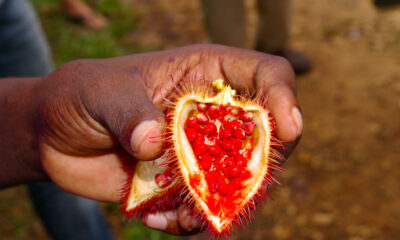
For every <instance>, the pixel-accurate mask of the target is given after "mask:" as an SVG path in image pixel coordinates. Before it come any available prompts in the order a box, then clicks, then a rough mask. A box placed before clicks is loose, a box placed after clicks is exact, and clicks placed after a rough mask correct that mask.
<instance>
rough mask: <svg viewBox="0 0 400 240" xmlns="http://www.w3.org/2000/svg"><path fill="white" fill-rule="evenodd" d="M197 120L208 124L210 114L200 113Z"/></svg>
mask: <svg viewBox="0 0 400 240" xmlns="http://www.w3.org/2000/svg"><path fill="white" fill-rule="evenodd" d="M196 117H197V120H198V121H199V123H200V124H207V123H208V121H209V120H208V116H207V114H205V113H203V112H201V113H199V114H197V116H196Z"/></svg>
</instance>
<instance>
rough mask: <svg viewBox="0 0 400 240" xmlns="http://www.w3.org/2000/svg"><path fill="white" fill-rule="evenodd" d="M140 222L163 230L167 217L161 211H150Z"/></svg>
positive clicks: (166, 224) (165, 226)
mask: <svg viewBox="0 0 400 240" xmlns="http://www.w3.org/2000/svg"><path fill="white" fill-rule="evenodd" d="M142 222H143V223H144V224H145V225H146V226H147V227H149V228H152V229H156V230H160V231H165V230H166V229H167V226H168V219H167V217H166V216H165V215H164V214H162V213H151V214H148V215H147V216H146V217H144V218H143V219H142Z"/></svg>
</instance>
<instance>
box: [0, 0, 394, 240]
mask: <svg viewBox="0 0 400 240" xmlns="http://www.w3.org/2000/svg"><path fill="white" fill-rule="evenodd" d="M85 2H86V3H88V4H89V6H91V7H92V9H93V10H94V11H95V12H96V13H97V14H99V15H102V16H103V17H104V19H105V20H106V23H105V24H104V26H103V25H101V26H100V27H98V26H96V27H94V28H93V26H92V27H91V26H89V25H87V24H82V23H79V22H76V21H71V19H70V18H67V17H66V16H65V14H64V13H63V11H62V5H61V3H60V1H55V0H34V1H32V3H33V4H34V7H35V8H36V10H37V12H38V13H39V15H40V18H41V21H42V24H43V26H44V29H45V31H46V34H47V37H48V40H49V43H50V45H51V48H52V54H53V57H54V60H55V63H56V65H57V66H60V65H61V64H63V63H65V62H68V61H71V60H74V59H78V58H105V57H114V56H120V55H126V54H131V53H139V52H148V51H155V50H162V49H168V48H173V47H179V46H183V45H188V44H193V43H202V42H207V41H208V35H207V33H206V30H205V27H204V23H203V22H204V21H203V14H202V8H201V2H200V1H199V0H192V1H186V0H87V1H85ZM245 3H246V9H247V11H248V13H249V14H248V32H249V36H250V35H252V33H254V32H255V28H256V27H255V26H256V21H257V20H256V19H257V18H256V15H257V12H256V11H255V3H254V1H252V0H246V2H245ZM293 3H294V5H293V7H294V9H293V15H292V25H291V28H290V32H291V38H290V45H291V46H293V47H294V48H296V49H298V50H301V51H302V52H304V53H306V54H307V55H308V56H309V58H310V60H311V61H312V63H313V68H312V70H311V71H310V72H309V73H307V74H305V75H301V76H299V77H297V81H298V98H299V101H300V105H301V107H302V111H303V117H304V132H303V136H302V139H301V141H300V144H299V145H298V147H297V149H296V150H295V152H294V153H293V154H292V156H291V157H290V158H289V160H288V162H286V164H285V165H284V168H285V169H286V172H284V173H282V174H281V175H282V178H281V182H282V186H280V187H279V188H278V189H277V190H276V191H274V192H273V193H272V196H273V197H274V200H271V201H268V202H267V203H265V204H264V205H263V206H261V207H259V208H258V211H257V214H255V218H254V219H253V221H252V222H251V223H250V224H249V225H248V227H245V228H244V229H243V230H241V231H240V232H238V233H236V234H234V235H233V236H232V239H315V240H325V239H335V240H336V239H349V240H363V239H390V240H392V239H400V7H399V5H398V6H397V7H396V6H395V7H391V8H377V6H376V5H374V3H373V1H369V0H332V1H320V0H294V1H293ZM379 6H380V7H381V5H379ZM251 41H252V39H251V37H249V42H250V43H249V45H251V44H252V43H251ZM101 208H102V211H103V212H104V213H105V215H106V217H107V219H108V221H109V223H110V225H111V227H112V230H113V232H114V234H115V237H116V239H179V238H177V237H173V236H169V235H165V234H161V233H159V232H156V231H152V230H149V229H147V228H145V227H143V226H142V225H141V224H140V223H135V222H123V220H122V219H123V218H122V215H121V214H120V213H119V206H118V205H115V204H101ZM0 212H1V214H0V239H3V240H8V239H32V240H34V239H50V237H49V236H48V234H47V233H46V230H45V229H44V227H43V226H42V225H41V222H40V220H39V219H38V218H37V217H36V215H35V213H34V211H33V209H32V206H31V203H30V202H29V200H28V195H27V193H26V191H25V188H23V187H16V188H11V189H7V190H3V191H1V192H0ZM202 239H207V237H204V238H202Z"/></svg>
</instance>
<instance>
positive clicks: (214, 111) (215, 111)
mask: <svg viewBox="0 0 400 240" xmlns="http://www.w3.org/2000/svg"><path fill="white" fill-rule="evenodd" d="M208 115H209V116H210V118H211V119H216V118H218V117H219V108H218V107H217V106H215V105H212V106H210V107H209V108H208Z"/></svg>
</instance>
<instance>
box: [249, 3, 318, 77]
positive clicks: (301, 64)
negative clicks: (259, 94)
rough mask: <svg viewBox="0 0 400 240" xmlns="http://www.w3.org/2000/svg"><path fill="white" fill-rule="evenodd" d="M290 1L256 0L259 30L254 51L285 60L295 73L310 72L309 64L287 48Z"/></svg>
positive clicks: (304, 57)
mask: <svg viewBox="0 0 400 240" xmlns="http://www.w3.org/2000/svg"><path fill="white" fill-rule="evenodd" d="M291 3H292V1H291V0H279V1H276V0H258V1H257V4H258V11H259V16H260V19H259V28H258V33H257V45H256V50H258V51H262V52H266V53H271V54H276V55H280V56H282V57H284V58H286V59H287V60H288V61H289V62H290V63H291V65H292V66H293V68H294V70H295V71H296V73H305V72H307V71H309V70H310V68H311V63H310V61H309V60H308V59H307V57H306V56H304V55H303V54H301V53H299V52H297V51H295V50H293V49H291V48H289V47H287V44H288V40H289V29H290V18H291V17H290V16H291V10H292V9H291V5H292V4H291Z"/></svg>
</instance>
